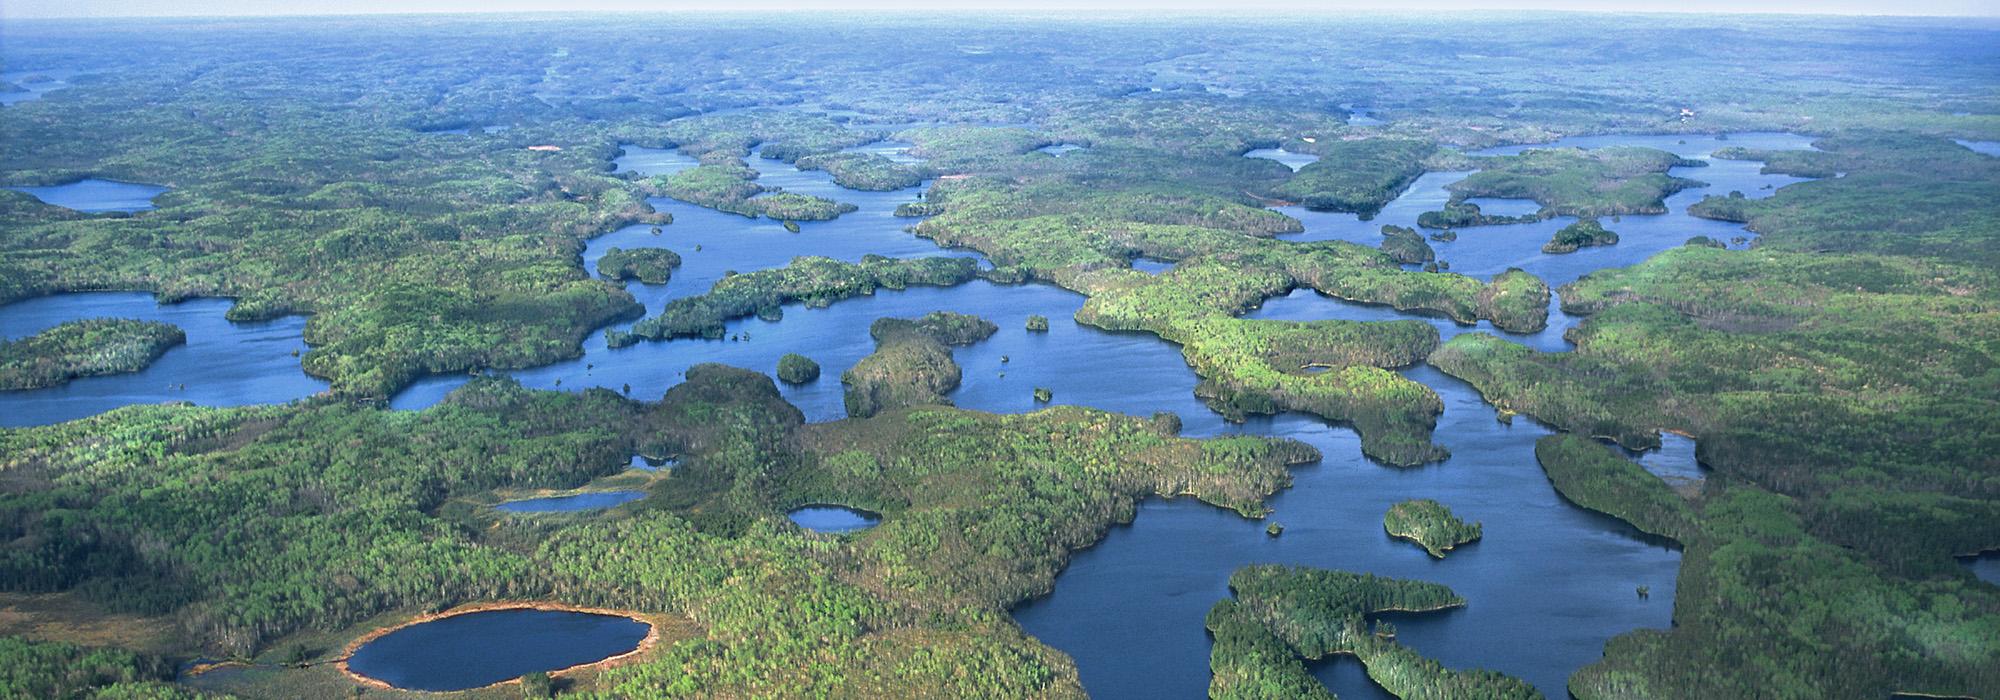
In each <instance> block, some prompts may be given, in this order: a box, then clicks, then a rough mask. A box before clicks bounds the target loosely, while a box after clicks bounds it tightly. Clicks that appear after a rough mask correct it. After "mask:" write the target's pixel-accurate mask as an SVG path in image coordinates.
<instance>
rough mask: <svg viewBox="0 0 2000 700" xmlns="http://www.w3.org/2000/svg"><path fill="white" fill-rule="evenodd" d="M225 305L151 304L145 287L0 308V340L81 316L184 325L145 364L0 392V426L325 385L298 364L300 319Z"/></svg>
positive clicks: (237, 401)
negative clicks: (230, 315)
mask: <svg viewBox="0 0 2000 700" xmlns="http://www.w3.org/2000/svg"><path fill="white" fill-rule="evenodd" d="M233 303H234V302H232V301H230V300H228V299H190V300H188V301H183V302H180V303H178V304H165V305H162V304H160V303H158V302H157V301H156V300H155V299H154V297H153V295H152V294H150V293H146V292H87V293H78V294H60V295H56V296H51V297H40V298H36V299H28V300H26V301H17V302H14V303H12V304H7V305H5V306H0V338H6V339H8V340H17V339H20V338H22V337H26V336H29V335H34V334H36V333H39V332H42V331H44V330H47V329H49V328H51V327H53V326H55V325H57V324H60V323H63V322H66V321H74V320H78V319H86V318H105V317H117V318H136V319H141V320H147V321H164V322H166V323H171V324H174V325H176V326H179V327H180V328H181V330H184V331H186V332H187V344H185V345H181V346H178V347H174V348H171V349H168V350H167V351H166V353H165V354H162V355H160V357H159V359H157V360H154V361H153V364H151V365H148V366H147V367H146V368H145V369H142V370H139V371H138V372H133V373H129V374H114V375H109V376H103V377H84V378H81V379H76V380H73V381H71V382H69V383H67V384H63V385H61V386H55V387H49V388H46V389H30V390H26V391H0V425H4V426H21V425H47V424H49V423H60V422H62V421H66V420H74V419H77V418H83V417H85V416H91V415H96V414H98V413H102V412H104V411H108V410H111V409H114V408H117V407H119V406H125V405H128V404H146V403H161V402H164V401H192V402H194V403H197V404H200V405H203V406H237V405H242V404H253V403H284V402H286V401H290V400H292V399H297V398H303V397H306V396H310V395H312V394H315V393H318V392H320V391H323V390H325V389H326V387H327V383H326V382H324V381H321V380H319V379H315V378H313V377H309V376H306V374H305V373H304V372H302V371H300V369H299V358H298V357H297V356H295V355H293V354H292V353H294V352H301V353H302V352H304V351H305V349H306V345H305V341H303V340H301V339H300V333H301V331H303V330H304V329H305V325H306V320H305V318H304V317H302V316H287V317H284V318H280V319H277V320H272V321H258V322H252V323H232V322H230V321H228V320H226V319H224V318H223V313H224V312H227V311H228V310H229V307H230V305H231V304H233Z"/></svg>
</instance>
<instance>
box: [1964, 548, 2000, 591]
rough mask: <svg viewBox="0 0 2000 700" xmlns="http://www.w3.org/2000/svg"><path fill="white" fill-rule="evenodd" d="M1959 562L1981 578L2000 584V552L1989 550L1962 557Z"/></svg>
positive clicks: (1996, 584)
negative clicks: (1974, 555)
mask: <svg viewBox="0 0 2000 700" xmlns="http://www.w3.org/2000/svg"><path fill="white" fill-rule="evenodd" d="M1958 561H1959V563H1961V564H1964V565H1965V568H1967V569H1969V570H1971V571H1972V575H1973V576H1977V577H1979V580H1981V581H1985V582H1987V583H1990V584H1993V585H1995V586H2000V552H1987V553H1985V554H1981V555H1979V556H1976V557H1960V558H1959V560H1958Z"/></svg>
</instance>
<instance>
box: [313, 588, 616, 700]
mask: <svg viewBox="0 0 2000 700" xmlns="http://www.w3.org/2000/svg"><path fill="white" fill-rule="evenodd" d="M651 631H652V625H649V624H647V623H645V622H642V621H639V620H636V619H633V618H629V617H621V616H618V615H605V614H599V613H586V612H571V611H566V610H532V609H526V608H517V609H509V610H488V611H482V612H473V613H466V614H463V615H453V616H450V617H444V618H439V619H436V620H431V621H428V622H420V623H417V624H414V625H410V626H408V627H404V628H402V629H398V630H396V631H393V632H390V633H388V634H385V635H382V636H381V637H380V638H377V639H375V640H372V641H369V642H367V643H365V644H363V645H361V647H360V648H358V649H355V650H354V655H353V656H352V657H350V658H349V659H348V662H347V663H348V668H349V669H350V670H352V671H353V672H355V673H357V674H360V675H362V676H366V677H368V678H373V679H375V680H378V681H382V682H384V683H387V684H389V685H391V686H395V687H397V688H404V689H409V690H428V691H448V690H466V689H470V688H480V687H484V686H488V685H493V684H495V683H500V682H504V681H509V680H513V679H515V678H519V677H521V676H524V675H527V674H530V673H534V672H537V671H555V670H559V669H565V668H569V667H571V666H577V665H580V664H588V663H594V662H597V661H602V660H604V659H608V658H611V657H613V656H617V655H619V654H623V653H626V652H629V651H632V650H634V649H637V648H638V647H639V644H640V643H641V642H643V641H644V640H645V638H646V635H647V634H648V633H650V632H651Z"/></svg>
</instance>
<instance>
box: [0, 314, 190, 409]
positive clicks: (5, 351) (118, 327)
mask: <svg viewBox="0 0 2000 700" xmlns="http://www.w3.org/2000/svg"><path fill="white" fill-rule="evenodd" d="M186 342H187V333H186V332H183V331H182V330H181V329H179V328H176V327H174V326H173V325H171V324H166V323H160V322H158V321H136V320H132V319H123V318H97V319H88V320H83V321H71V322H69V323H64V324H62V325H58V326H56V327H54V328H50V329H48V330H45V331H42V332H40V333H36V334H34V335H31V336H28V337H26V338H20V339H17V340H9V341H5V342H0V391H5V390H9V389H38V388H41V387H48V386H55V385H58V384H62V383H64V382H68V381H69V380H71V379H75V378H77V377H94V376H100V375H106V374H118V373H122V372H137V371H139V370H142V369H145V368H146V365H149V364H152V363H153V360H155V359H157V358H159V356H160V354H161V353H164V352H166V351H167V350H168V349H170V348H172V347H174V346H176V345H180V344H182V343H186Z"/></svg>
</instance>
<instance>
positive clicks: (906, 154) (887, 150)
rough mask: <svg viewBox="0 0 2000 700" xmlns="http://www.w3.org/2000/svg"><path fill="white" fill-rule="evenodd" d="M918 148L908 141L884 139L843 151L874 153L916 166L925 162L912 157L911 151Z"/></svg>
mask: <svg viewBox="0 0 2000 700" xmlns="http://www.w3.org/2000/svg"><path fill="white" fill-rule="evenodd" d="M916 146H917V145H916V144H914V143H910V142H908V141H897V140H894V139H884V140H881V141H876V142H874V143H868V144H862V145H859V146H854V147H851V148H843V149H841V150H842V151H843V152H846V153H873V154H875V155H878V156H882V157H884V158H888V159H889V160H892V161H895V162H897V163H902V164H904V165H915V164H917V163H922V162H924V159H922V158H918V157H917V156H915V155H911V153H910V149H912V148H916Z"/></svg>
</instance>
